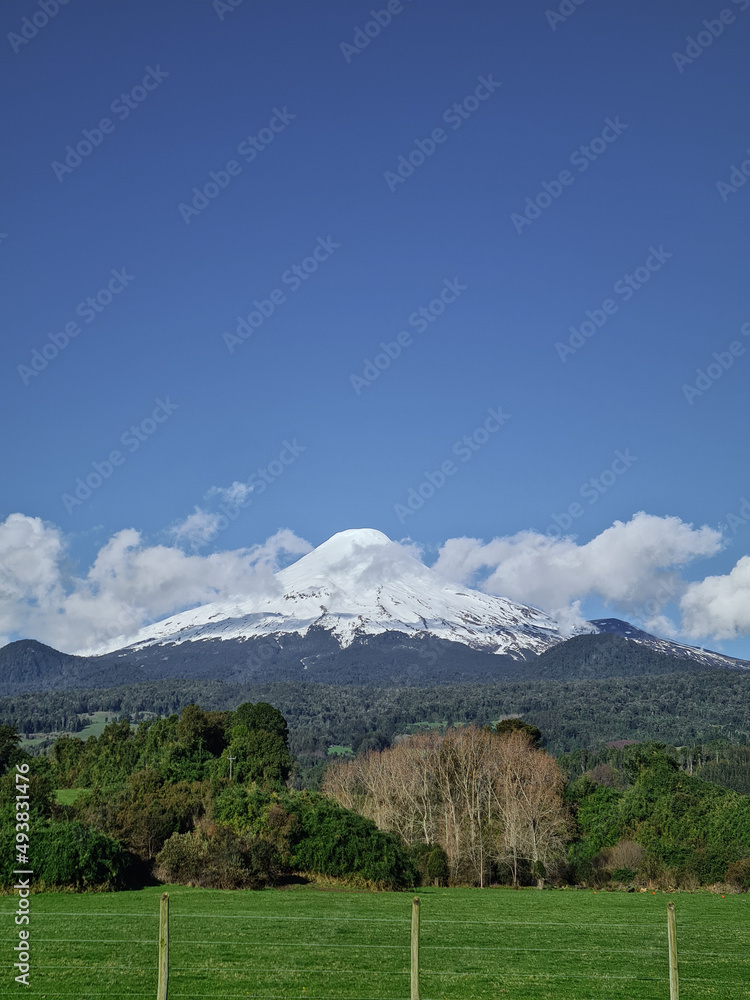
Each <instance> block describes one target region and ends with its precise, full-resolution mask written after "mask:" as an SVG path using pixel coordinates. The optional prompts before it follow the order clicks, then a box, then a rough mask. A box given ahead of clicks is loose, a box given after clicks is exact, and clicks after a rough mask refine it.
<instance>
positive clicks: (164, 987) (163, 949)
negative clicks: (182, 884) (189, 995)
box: [156, 892, 169, 1000]
mask: <svg viewBox="0 0 750 1000" xmlns="http://www.w3.org/2000/svg"><path fill="white" fill-rule="evenodd" d="M168 990H169V893H168V892H163V893H162V896H161V907H160V909H159V985H158V987H157V989H156V1000H167V993H168Z"/></svg>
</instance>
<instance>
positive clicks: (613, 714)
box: [0, 668, 750, 787]
mask: <svg viewBox="0 0 750 1000" xmlns="http://www.w3.org/2000/svg"><path fill="white" fill-rule="evenodd" d="M243 701H253V702H255V701H263V702H269V703H271V704H273V705H275V706H277V707H278V708H279V710H280V711H281V712H282V714H283V715H284V717H285V719H286V720H287V722H288V724H289V731H290V738H289V746H290V751H291V753H292V755H293V756H294V757H295V759H296V761H297V763H298V768H297V770H296V772H295V784H296V785H297V786H298V787H316V785H317V782H318V780H319V778H320V774H321V773H322V769H323V766H324V764H325V761H326V759H327V756H328V751H329V749H330V748H331V747H333V746H338V747H343V748H349V749H350V751H351V752H352V753H353V754H356V753H357V752H358V751H359V750H360V749H366V748H370V747H373V748H380V747H383V746H387V745H388V744H389V743H390V742H391V741H392V740H393V738H394V736H396V735H397V734H400V733H407V732H410V731H414V729H415V727H417V728H418V727H419V725H420V724H429V725H448V724H457V725H458V724H466V723H470V722H476V723H477V724H478V725H484V724H486V723H491V722H494V721H496V720H497V719H499V718H501V717H502V716H505V715H516V714H517V715H521V716H523V718H524V719H525V720H526V721H527V722H530V723H532V724H533V725H536V726H538V727H539V729H541V730H542V732H543V733H544V735H545V741H546V742H545V745H546V747H547V749H548V750H549V751H550V752H551V753H553V754H560V753H569V752H571V751H574V750H579V749H585V748H588V747H597V746H600V745H601V744H603V743H606V742H611V741H614V740H624V739H630V740H649V739H652V740H660V741H662V742H664V743H668V744H671V745H674V746H685V745H694V744H706V743H709V742H711V741H712V740H715V739H724V740H726V741H727V742H731V743H738V744H742V743H750V675H748V674H746V673H743V672H739V671H731V670H711V669H707V668H706V669H695V670H691V671H688V672H680V673H672V674H661V675H657V676H636V677H627V678H616V677H615V678H613V677H607V678H602V679H597V680H576V681H557V680H547V681H525V682H512V683H507V682H504V683H491V684H477V683H472V684H454V685H437V686H431V687H393V688H377V687H361V686H344V685H322V684H296V683H295V684H292V683H277V684H264V685H239V684H223V683H221V682H219V681H184V680H168V681H155V682H151V683H147V684H133V685H128V686H122V687H116V688H105V689H93V690H84V691H64V692H48V693H44V694H40V693H35V694H25V695H15V696H14V697H11V698H2V699H0V723H5V724H8V725H13V726H15V727H16V728H17V729H18V731H19V732H21V733H59V732H76V731H78V730H80V729H81V728H83V726H84V725H85V724H86V722H87V721H88V720H87V718H86V716H88V715H89V714H90V713H93V712H96V711H107V712H111V713H112V714H113V715H116V716H118V717H123V718H130V719H133V720H138V719H140V718H142V717H145V716H146V715H148V716H151V715H153V714H156V715H164V716H166V715H170V714H172V713H175V712H179V711H181V710H182V708H184V707H185V706H186V705H188V704H190V703H191V702H199V703H200V704H201V705H202V706H204V707H205V708H206V709H209V710H212V711H227V710H231V709H233V708H235V707H236V706H237V705H239V704H240V703H242V702H243Z"/></svg>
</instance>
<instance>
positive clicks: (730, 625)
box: [0, 512, 750, 652]
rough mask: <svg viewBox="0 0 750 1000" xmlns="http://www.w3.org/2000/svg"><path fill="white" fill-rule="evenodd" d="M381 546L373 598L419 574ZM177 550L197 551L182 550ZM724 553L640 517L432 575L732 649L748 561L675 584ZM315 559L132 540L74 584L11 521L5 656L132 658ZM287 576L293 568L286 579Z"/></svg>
mask: <svg viewBox="0 0 750 1000" xmlns="http://www.w3.org/2000/svg"><path fill="white" fill-rule="evenodd" d="M355 534H358V533H355ZM374 534H376V535H379V536H380V538H381V539H383V540H384V543H385V544H382V546H381V551H380V553H379V554H377V553H376V554H375V555H373V554H372V553H370V556H368V560H366V576H364V577H362V579H361V580H360V584H361V585H362V586H370V585H373V584H376V583H377V580H378V576H379V575H382V574H383V573H385V572H396V571H397V570H398V567H399V564H400V565H401V566H402V567H406V566H407V565H408V566H409V567H410V572H418V567H419V565H422V566H424V563H423V561H422V560H420V558H419V549H418V547H417V546H415V545H414V543H411V542H402V543H396V542H390V540H389V539H388V538H387V537H386V536H383V535H382V534H381V533H380V532H375V533H374ZM173 537H174V536H173ZM360 537H361V536H360ZM183 541H184V542H185V543H186V544H188V545H189V539H188V538H187V536H185V538H184V539H183ZM325 544H326V543H324V545H323V546H319V547H318V549H317V550H316V552H321V551H322V550H324V546H325ZM721 547H722V536H721V533H720V532H718V531H716V530H714V529H712V528H709V527H706V526H702V527H693V525H691V524H687V523H685V522H684V521H682V520H680V519H679V518H677V517H657V516H655V515H650V514H646V513H643V512H640V513H638V514H635V515H634V516H633V517H632V518H631V520H630V521H628V522H621V521H616V522H615V523H614V524H613V525H612V526H611V527H609V528H607V529H605V530H604V531H602V532H601V534H599V535H597V536H596V537H595V538H593V539H591V540H590V541H589V542H586V543H583V544H579V543H578V542H577V541H576V540H575V539H573V538H561V539H556V540H555V539H550V538H549V537H548V536H546V535H542V534H540V533H538V532H535V531H523V532H519V533H517V534H515V535H510V536H506V537H500V538H495V539H492V540H491V541H489V542H483V541H481V540H479V539H473V538H452V539H449V540H448V541H446V542H445V544H444V545H443V546H442V547H441V549H440V552H439V556H438V559H437V561H436V562H435V563H434V565H433V567H432V569H433V570H434V571H435V572H437V573H438V574H439V575H440V576H441V577H442V578H443V579H444V580H446V581H450V582H453V583H457V584H463V585H465V586H469V585H471V586H472V587H474V588H476V589H478V590H481V591H484V592H485V593H487V594H493V595H498V596H502V597H506V598H509V599H511V600H513V601H516V602H519V603H523V604H529V605H532V606H534V607H539V608H541V609H542V610H544V611H545V612H548V613H550V614H552V615H553V616H554V617H556V618H557V619H558V620H559V621H561V622H562V623H563V624H564V625H565V626H566V627H571V626H573V625H574V624H575V623H576V622H577V621H580V612H579V611H578V602H580V601H582V600H585V599H586V598H587V597H596V598H598V599H600V600H601V601H603V602H604V603H606V604H607V605H609V606H611V607H612V608H613V609H614V610H616V611H617V612H618V613H620V614H622V615H624V616H629V617H630V618H631V620H632V619H634V620H636V621H637V622H638V623H639V624H641V625H642V626H643V627H645V628H647V629H650V630H652V631H658V632H661V633H662V634H670V633H671V634H673V635H674V634H676V633H677V631H678V630H677V628H676V626H674V625H673V624H672V623H671V622H670V621H669V620H668V619H667V618H666V617H665V609H666V608H667V605H670V606H672V607H679V608H680V609H681V613H682V622H681V626H680V627H681V632H682V634H683V635H684V636H685V637H688V638H707V639H708V638H710V639H728V638H735V637H737V636H739V635H745V634H747V633H748V632H749V631H750V556H744V557H742V558H741V559H740V560H739V562H738V563H737V564H736V566H735V567H734V568H733V569H732V570H731V572H730V573H728V574H725V575H722V576H708V577H706V578H705V579H703V580H700V581H696V582H687V581H686V580H685V579H684V578H683V576H682V575H681V572H680V571H681V570H682V569H684V567H686V566H687V565H688V564H690V563H691V562H693V561H694V560H697V559H704V558H709V557H711V556H713V555H715V554H716V553H717V552H718V551H719V550H720V549H721ZM311 551H312V546H311V545H310V544H309V543H308V542H306V541H305V540H304V539H301V538H299V537H298V536H297V535H296V534H295V533H294V532H293V531H290V530H288V529H285V530H281V531H279V532H277V533H276V534H275V535H273V536H272V537H271V538H269V539H268V540H267V541H266V542H264V543H263V544H262V545H255V546H252V547H248V548H242V549H235V550H226V551H217V552H212V553H210V554H206V555H198V554H196V552H195V549H194V546H191V551H189V552H187V551H185V550H184V549H183V548H182V547H180V545H179V544H170V545H150V544H148V542H147V541H146V540H145V539H144V538H143V537H142V535H141V534H140V533H139V532H138V531H137V530H135V529H133V528H126V529H124V530H122V531H119V532H117V533H116V534H115V535H113V536H112V537H111V538H110V539H109V540H108V541H107V542H106V543H105V544H104V545H103V546H102V547H101V548H100V549H99V551H98V553H97V554H96V557H95V559H94V561H93V563H92V564H91V566H90V567H88V568H87V569H86V570H84V571H83V572H76V570H75V569H74V568H73V567H71V565H70V564H69V561H68V554H67V545H66V539H65V536H64V534H63V532H62V530H61V529H60V528H59V527H58V526H56V525H53V524H49V523H47V522H44V521H42V520H41V519H40V518H37V517H29V516H27V515H24V514H20V513H19V514H11V515H9V516H8V517H7V518H6V520H5V521H4V522H0V643H4V642H8V641H11V640H12V639H15V638H22V637H29V638H35V639H39V640H40V641H42V642H46V643H49V644H50V645H52V646H55V647H56V648H58V649H62V650H64V651H70V652H73V651H77V650H80V649H84V648H92V647H95V646H99V645H101V644H103V643H105V642H110V641H111V640H112V639H113V638H115V637H122V639H123V644H124V641H125V640H126V639H127V638H129V637H131V636H133V635H134V634H135V633H136V632H137V631H138V630H139V629H140V628H142V627H143V626H145V625H147V624H149V623H150V622H154V621H158V620H160V619H162V618H164V617H166V616H168V615H172V614H175V613H177V612H179V611H182V610H184V609H187V608H194V607H197V606H200V605H202V604H206V603H211V602H215V601H217V600H222V599H229V598H236V597H242V596H249V595H258V596H263V595H265V596H268V597H271V596H273V595H275V594H277V593H279V592H280V588H281V583H280V581H279V579H278V578H277V577H276V576H275V573H276V572H277V571H278V570H279V568H280V567H281V566H289V563H290V561H291V560H292V559H293V558H294V557H300V556H304V555H305V554H306V553H309V552H311ZM309 558H310V557H309ZM337 559H338V563H337V572H338V573H347V572H351V573H354V574H356V573H357V572H358V571H359V563H360V562H361V553H358V551H357V545H352V546H350V547H349V549H348V550H347V551H346V552H345V553H343V554H341V553H339V555H338V556H337ZM347 560H348V565H347ZM378 560H380V562H379V561H378ZM308 565H309V564H308ZM329 568H330V567H329ZM425 568H426V567H425ZM321 572H322V570H321ZM290 573H291V575H292V576H293V574H294V567H293V566H292V567H289V569H287V570H286V571H285V574H290Z"/></svg>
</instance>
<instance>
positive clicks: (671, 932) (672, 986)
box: [667, 903, 680, 1000]
mask: <svg viewBox="0 0 750 1000" xmlns="http://www.w3.org/2000/svg"><path fill="white" fill-rule="evenodd" d="M667 937H668V938H669V1000H680V979H679V974H678V971H677V926H676V924H675V916H674V903H668V904H667Z"/></svg>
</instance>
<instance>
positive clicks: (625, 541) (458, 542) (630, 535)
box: [434, 511, 722, 625]
mask: <svg viewBox="0 0 750 1000" xmlns="http://www.w3.org/2000/svg"><path fill="white" fill-rule="evenodd" d="M721 545H722V536H721V533H720V532H718V531H715V530H714V529H713V528H708V527H706V526H703V527H701V528H694V527H693V526H692V524H686V523H685V522H683V521H681V520H680V518H678V517H656V516H654V515H651V514H645V513H644V512H642V511H641V512H640V513H638V514H635V515H634V516H633V517H632V518H631V520H630V521H628V522H627V523H623V522H622V521H615V523H614V524H613V525H612V526H611V527H610V528H607V529H605V530H604V531H602V532H601V534H599V535H597V536H596V537H595V538H593V539H592V540H591V541H590V542H587V543H585V544H583V545H579V544H578V543H577V542H576V541H575V539H573V538H560V539H552V538H549V537H548V536H547V535H543V534H540V533H539V532H536V531H521V532H518V533H517V534H515V535H509V536H506V537H504V538H495V539H493V540H492V541H491V542H487V543H486V544H485V543H483V542H481V541H479V540H478V539H475V538H452V539H450V540H449V541H447V542H446V543H445V545H444V546H443V547H442V549H441V550H440V555H439V557H438V560H437V562H436V564H435V567H434V568H435V569H436V570H437V571H438V572H439V573H440V574H441V575H442V576H444V577H446V578H449V579H453V580H457V581H460V582H462V583H465V584H469V583H472V582H474V584H475V585H476V586H478V587H479V589H481V590H485V591H487V592H489V593H492V594H499V595H502V596H503V597H509V598H510V599H511V600H514V601H519V602H521V603H524V604H531V605H534V606H536V607H540V608H543V609H544V610H545V611H550V612H552V611H556V612H557V613H558V614H559V613H560V611H559V609H561V608H571V605H572V604H573V602H575V601H577V600H583V599H585V598H586V597H589V596H591V597H598V598H600V599H601V600H603V601H604V602H605V603H607V604H612V605H614V606H615V607H617V608H619V609H621V610H622V611H623V612H624V613H627V612H628V611H630V612H634V611H636V610H639V609H641V608H642V607H643V606H644V605H649V604H651V605H653V612H652V614H650V615H649V619H650V621H653V620H654V616H655V615H657V614H658V611H659V610H660V609H661V607H662V606H663V604H664V603H666V602H665V601H664V600H663V595H665V594H670V595H672V596H674V595H675V594H679V593H681V592H682V591H683V590H684V588H685V586H686V584H685V583H684V582H683V581H682V578H681V577H680V574H679V573H678V572H677V569H678V568H679V567H682V566H685V565H686V564H687V563H689V562H691V561H692V560H694V559H696V558H701V557H706V556H712V555H714V554H715V553H716V552H718V551H719V549H720V548H721ZM488 571H489V572H488ZM477 576H479V582H478V583H477V582H476V578H477ZM571 613H573V612H572V610H571ZM662 622H664V619H662ZM645 624H647V625H648V624H650V622H647V623H645Z"/></svg>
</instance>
